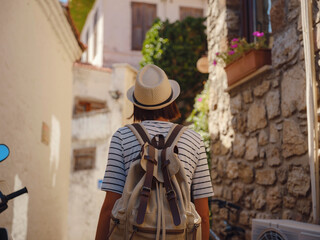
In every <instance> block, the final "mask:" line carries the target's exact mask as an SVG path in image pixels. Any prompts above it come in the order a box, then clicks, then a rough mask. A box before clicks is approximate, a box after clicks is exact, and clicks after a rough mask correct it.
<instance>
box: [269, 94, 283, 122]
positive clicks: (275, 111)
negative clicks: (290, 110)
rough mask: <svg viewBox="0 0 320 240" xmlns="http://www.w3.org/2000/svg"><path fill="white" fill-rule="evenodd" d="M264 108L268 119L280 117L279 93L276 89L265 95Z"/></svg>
mask: <svg viewBox="0 0 320 240" xmlns="http://www.w3.org/2000/svg"><path fill="white" fill-rule="evenodd" d="M266 107H267V115H268V119H273V118H275V117H277V116H279V115H280V93H279V90H278V89H276V90H273V91H270V92H268V93H267V96H266Z"/></svg>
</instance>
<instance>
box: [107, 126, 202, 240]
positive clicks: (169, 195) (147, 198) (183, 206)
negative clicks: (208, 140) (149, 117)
mask: <svg viewBox="0 0 320 240" xmlns="http://www.w3.org/2000/svg"><path fill="white" fill-rule="evenodd" d="M127 127H129V128H130V129H131V131H132V132H133V133H134V134H135V136H136V137H137V139H138V141H139V143H140V144H141V152H140V154H139V156H138V157H137V158H136V159H135V160H134V161H133V162H132V163H131V166H130V169H129V172H128V176H127V178H126V182H125V186H124V189H123V193H122V196H121V198H120V199H118V200H117V201H116V203H115V205H114V207H113V210H112V215H111V221H110V230H109V235H108V239H110V240H120V239H126V240H130V239H133V240H135V239H156V240H159V239H162V240H164V239H167V240H172V239H174V240H182V239H183V240H185V239H190V240H196V239H197V240H199V239H201V226H200V225H201V218H200V216H199V214H198V213H197V211H196V210H195V207H194V205H193V203H192V202H191V201H190V189H189V185H188V183H187V177H186V174H185V169H184V167H183V165H182V163H181V161H180V160H179V159H178V153H177V149H178V148H177V147H176V144H177V141H178V139H179V138H180V136H181V135H182V133H183V131H184V130H185V128H184V127H183V126H181V125H176V124H173V127H172V128H171V129H170V131H169V133H168V134H167V137H166V138H164V136H163V135H156V136H155V137H153V138H152V139H150V136H149V134H148V132H147V130H146V129H145V128H144V126H143V125H142V124H138V123H134V124H131V125H127Z"/></svg>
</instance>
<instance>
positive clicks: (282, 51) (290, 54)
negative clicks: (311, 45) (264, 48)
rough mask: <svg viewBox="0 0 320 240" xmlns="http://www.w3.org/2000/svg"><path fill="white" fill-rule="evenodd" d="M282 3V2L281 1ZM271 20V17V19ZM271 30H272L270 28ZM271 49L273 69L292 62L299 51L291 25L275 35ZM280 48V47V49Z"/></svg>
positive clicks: (295, 33)
mask: <svg viewBox="0 0 320 240" xmlns="http://www.w3.org/2000/svg"><path fill="white" fill-rule="evenodd" d="M281 1H284V0H281ZM271 19H272V17H271ZM272 30H274V29H273V28H272ZM273 46H279V47H273V48H272V53H271V54H272V65H273V66H274V67H275V68H278V67H280V66H281V65H283V64H285V63H287V62H290V61H291V60H293V58H294V57H295V56H297V53H298V52H299V49H300V44H299V37H298V32H297V28H296V26H295V25H294V24H293V25H292V26H290V28H288V29H286V31H283V32H281V33H278V34H277V35H275V39H274V43H273ZM280 46H281V47H280Z"/></svg>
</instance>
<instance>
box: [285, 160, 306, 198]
mask: <svg viewBox="0 0 320 240" xmlns="http://www.w3.org/2000/svg"><path fill="white" fill-rule="evenodd" d="M287 188H288V192H289V193H291V194H292V195H293V196H296V197H298V196H303V197H305V196H306V195H307V193H308V191H309V189H310V175H309V174H307V173H306V172H305V171H304V170H303V168H302V167H298V166H293V167H292V169H291V171H290V172H289V174H288V182H287Z"/></svg>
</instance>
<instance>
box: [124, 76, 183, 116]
mask: <svg viewBox="0 0 320 240" xmlns="http://www.w3.org/2000/svg"><path fill="white" fill-rule="evenodd" d="M169 83H170V85H171V89H172V98H171V99H170V101H168V102H166V103H164V104H159V105H156V106H154V105H152V106H146V105H140V104H139V103H137V102H136V101H135V100H134V98H133V93H134V87H135V86H132V87H131V88H129V90H128V91H127V98H128V100H129V101H130V102H132V103H133V104H134V105H135V106H137V107H139V108H142V109H146V110H156V109H161V108H164V107H166V106H168V105H170V104H171V103H172V102H173V101H174V100H176V99H177V97H178V96H179V94H180V86H179V83H177V82H176V81H175V80H171V79H169Z"/></svg>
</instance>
